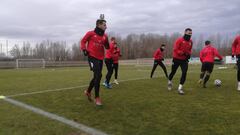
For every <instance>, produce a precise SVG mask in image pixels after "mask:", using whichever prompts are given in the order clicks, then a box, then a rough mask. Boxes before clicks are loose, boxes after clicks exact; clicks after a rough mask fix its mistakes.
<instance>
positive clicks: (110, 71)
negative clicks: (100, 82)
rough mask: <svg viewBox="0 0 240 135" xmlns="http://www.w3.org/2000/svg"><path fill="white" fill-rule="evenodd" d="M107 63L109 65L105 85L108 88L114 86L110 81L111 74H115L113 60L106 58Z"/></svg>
mask: <svg viewBox="0 0 240 135" xmlns="http://www.w3.org/2000/svg"><path fill="white" fill-rule="evenodd" d="M105 64H106V67H107V75H106V80H105V86H106V88H112V87H111V85H110V84H109V82H110V80H111V76H112V74H113V61H112V60H111V59H105Z"/></svg>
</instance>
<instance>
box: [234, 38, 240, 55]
mask: <svg viewBox="0 0 240 135" xmlns="http://www.w3.org/2000/svg"><path fill="white" fill-rule="evenodd" d="M232 55H240V35H238V36H237V37H236V38H235V40H234V41H233V43H232Z"/></svg>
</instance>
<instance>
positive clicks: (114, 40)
mask: <svg viewBox="0 0 240 135" xmlns="http://www.w3.org/2000/svg"><path fill="white" fill-rule="evenodd" d="M110 40H111V42H112V43H113V44H114V47H117V42H116V38H115V37H111V39H110Z"/></svg>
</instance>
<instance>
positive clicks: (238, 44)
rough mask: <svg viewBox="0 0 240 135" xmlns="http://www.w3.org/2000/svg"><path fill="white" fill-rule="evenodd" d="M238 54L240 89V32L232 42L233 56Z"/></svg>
mask: <svg viewBox="0 0 240 135" xmlns="http://www.w3.org/2000/svg"><path fill="white" fill-rule="evenodd" d="M234 56H236V58H237V81H238V87H237V90H238V91H240V34H238V35H237V36H236V38H235V39H234V41H233V43H232V58H234Z"/></svg>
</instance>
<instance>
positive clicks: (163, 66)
mask: <svg viewBox="0 0 240 135" xmlns="http://www.w3.org/2000/svg"><path fill="white" fill-rule="evenodd" d="M159 65H160V66H161V67H162V69H163V71H164V73H165V76H166V77H167V78H168V73H167V68H166V66H165V65H164V64H163V62H162V61H160V62H159Z"/></svg>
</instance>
